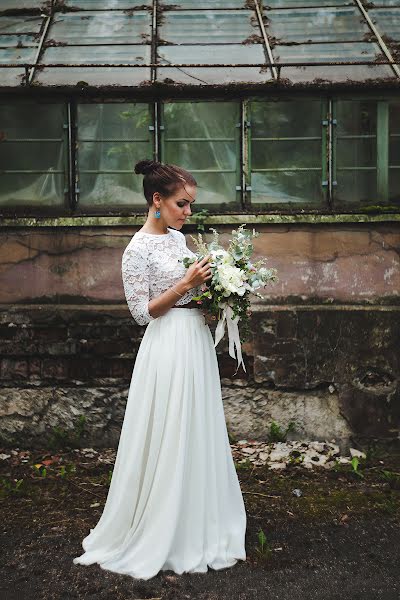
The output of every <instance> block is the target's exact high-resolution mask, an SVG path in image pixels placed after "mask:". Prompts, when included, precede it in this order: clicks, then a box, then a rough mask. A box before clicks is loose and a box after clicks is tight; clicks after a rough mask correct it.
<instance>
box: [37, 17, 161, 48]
mask: <svg viewBox="0 0 400 600" xmlns="http://www.w3.org/2000/svg"><path fill="white" fill-rule="evenodd" d="M150 24H151V15H150V14H149V13H148V12H139V11H138V12H134V13H132V14H131V13H129V14H120V13H117V12H111V11H105V12H75V13H63V14H57V15H56V17H55V19H54V23H53V25H52V26H51V28H50V32H49V35H48V39H50V38H51V39H54V40H55V41H56V42H63V43H65V44H68V45H75V44H79V42H81V41H82V40H85V43H86V44H96V43H99V44H107V45H108V44H134V43H135V44H143V43H144V42H145V38H146V37H147V38H148V40H147V41H150V39H151V36H150Z"/></svg>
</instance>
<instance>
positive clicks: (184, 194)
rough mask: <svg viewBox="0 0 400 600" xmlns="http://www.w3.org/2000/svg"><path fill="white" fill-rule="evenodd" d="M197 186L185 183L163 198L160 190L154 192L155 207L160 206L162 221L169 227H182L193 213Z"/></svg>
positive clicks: (155, 208)
mask: <svg viewBox="0 0 400 600" xmlns="http://www.w3.org/2000/svg"><path fill="white" fill-rule="evenodd" d="M196 191H197V188H196V186H193V185H189V184H184V186H181V187H179V188H178V189H177V190H176V192H174V193H173V194H172V195H171V196H168V198H163V196H161V195H160V194H159V193H158V192H155V193H154V194H153V207H154V210H157V207H160V208H159V210H160V213H161V216H160V221H161V219H162V222H163V223H164V224H165V225H166V226H167V227H173V228H174V229H180V228H181V227H182V226H183V224H184V222H185V221H186V219H187V218H188V217H190V215H191V214H192V211H191V205H192V204H193V202H194V201H195V199H196Z"/></svg>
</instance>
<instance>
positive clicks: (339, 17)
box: [264, 6, 370, 43]
mask: <svg viewBox="0 0 400 600" xmlns="http://www.w3.org/2000/svg"><path fill="white" fill-rule="evenodd" d="M264 14H265V16H266V17H267V18H268V19H269V23H268V27H267V34H268V35H269V36H274V37H275V38H277V41H278V43H279V42H281V43H287V42H297V43H301V42H303V43H304V42H310V41H312V42H329V41H332V42H338V41H341V42H345V41H355V40H360V41H362V40H363V36H364V35H365V34H367V33H370V29H369V27H368V25H367V23H366V22H365V21H364V19H363V18H362V15H361V13H360V11H359V10H358V8H356V7H350V6H349V7H346V6H345V7H330V8H327V7H322V8H310V9H300V8H298V9H294V10H291V11H288V10H279V9H276V10H275V9H274V10H268V11H266V10H264Z"/></svg>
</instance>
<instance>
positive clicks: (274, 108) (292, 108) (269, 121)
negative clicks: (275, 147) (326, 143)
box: [250, 98, 322, 139]
mask: <svg viewBox="0 0 400 600" xmlns="http://www.w3.org/2000/svg"><path fill="white" fill-rule="evenodd" d="M250 110H251V131H252V134H251V136H252V139H256V138H260V137H288V136H290V137H295V138H296V137H300V136H302V137H304V136H317V137H318V138H320V137H321V118H322V115H321V101H320V100H313V99H310V98H307V99H304V100H303V99H299V100H296V101H278V102H251V105H250Z"/></svg>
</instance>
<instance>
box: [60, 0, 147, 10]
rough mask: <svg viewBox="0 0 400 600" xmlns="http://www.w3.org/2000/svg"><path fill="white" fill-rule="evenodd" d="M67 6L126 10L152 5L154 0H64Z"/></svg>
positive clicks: (86, 8)
mask: <svg viewBox="0 0 400 600" xmlns="http://www.w3.org/2000/svg"><path fill="white" fill-rule="evenodd" d="M64 4H65V6H68V7H73V8H80V9H82V10H125V9H126V8H136V7H138V6H144V5H145V6H151V5H152V0H64Z"/></svg>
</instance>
